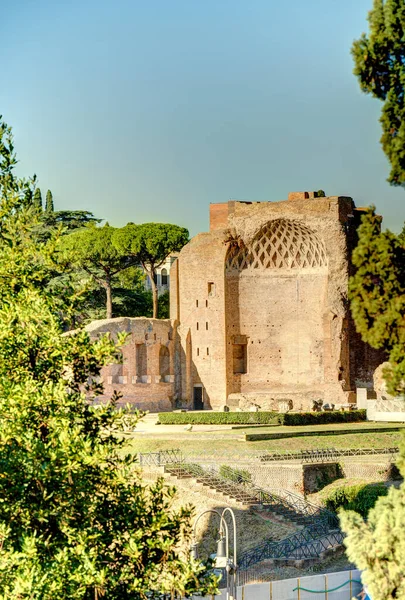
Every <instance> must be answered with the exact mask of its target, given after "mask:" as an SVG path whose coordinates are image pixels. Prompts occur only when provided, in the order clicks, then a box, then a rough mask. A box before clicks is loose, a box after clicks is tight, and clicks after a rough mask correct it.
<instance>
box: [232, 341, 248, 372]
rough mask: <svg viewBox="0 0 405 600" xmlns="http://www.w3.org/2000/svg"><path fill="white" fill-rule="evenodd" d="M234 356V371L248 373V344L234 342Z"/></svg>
mask: <svg viewBox="0 0 405 600" xmlns="http://www.w3.org/2000/svg"><path fill="white" fill-rule="evenodd" d="M232 357H233V372H234V373H235V374H237V373H246V372H247V364H246V344H233V349H232Z"/></svg>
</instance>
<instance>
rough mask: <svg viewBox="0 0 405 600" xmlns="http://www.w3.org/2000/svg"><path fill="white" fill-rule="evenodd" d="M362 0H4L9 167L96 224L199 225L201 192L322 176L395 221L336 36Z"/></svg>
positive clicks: (400, 213)
mask: <svg viewBox="0 0 405 600" xmlns="http://www.w3.org/2000/svg"><path fill="white" fill-rule="evenodd" d="M371 4H372V0H306V1H305V2H304V1H303V0H289V1H285V2H283V1H280V0H115V1H112V0H58V1H55V0H19V1H18V2H14V3H12V2H11V3H8V5H7V9H4V10H3V12H2V35H1V50H2V51H1V55H2V67H1V80H2V83H1V87H0V113H2V114H3V116H4V118H5V120H6V121H7V122H8V123H9V124H10V125H12V126H13V129H14V133H15V142H16V148H17V151H18V155H19V158H20V173H21V174H30V173H33V172H36V173H37V175H38V177H39V183H40V186H41V188H42V190H43V196H44V195H45V192H46V189H47V188H50V189H51V190H52V192H53V194H54V198H55V204H56V208H57V209H87V210H90V211H92V212H94V213H95V214H96V215H97V216H100V217H103V218H105V219H106V220H108V221H109V222H110V224H111V225H117V226H121V225H124V224H125V223H127V222H128V221H133V222H144V221H162V222H173V223H178V224H181V225H184V226H187V227H188V228H189V229H190V232H191V233H192V234H195V233H197V232H199V231H205V230H207V228H208V209H209V203H210V202H224V201H227V200H228V199H230V198H232V199H249V200H281V199H285V198H286V197H287V194H288V192H289V191H298V190H314V189H320V188H322V189H324V190H325V191H326V193H327V194H328V195H350V196H352V197H353V198H354V199H355V201H356V203H357V205H359V206H362V205H367V204H371V203H374V204H376V206H377V208H378V210H379V212H380V213H381V214H382V215H383V216H384V223H385V225H386V226H387V227H390V228H392V229H393V230H396V231H398V230H399V229H400V228H401V227H402V223H403V221H404V220H405V191H403V190H402V189H401V188H392V187H390V186H389V185H388V183H387V182H386V178H387V176H388V172H389V170H388V163H387V161H386V159H385V156H384V154H383V152H382V150H381V147H380V144H379V138H380V124H379V122H378V118H379V113H380V108H381V105H380V103H379V102H378V101H376V100H372V99H371V98H369V97H368V96H365V95H364V94H361V92H360V91H359V88H358V84H357V81H356V79H355V77H354V76H353V75H352V60H351V56H350V47H351V44H352V41H353V39H354V38H356V37H358V36H359V35H360V34H361V32H362V31H365V30H366V29H367V22H366V16H367V11H368V10H369V9H370V8H371Z"/></svg>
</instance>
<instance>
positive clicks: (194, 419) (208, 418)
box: [159, 411, 278, 425]
mask: <svg viewBox="0 0 405 600" xmlns="http://www.w3.org/2000/svg"><path fill="white" fill-rule="evenodd" d="M277 417H278V413H276V412H254V413H253V412H228V413H226V412H208V411H207V412H184V413H172V412H167V413H159V422H160V423H162V424H163V425H188V424H194V425H259V424H260V425H266V424H269V425H271V424H273V425H277V424H278V421H277Z"/></svg>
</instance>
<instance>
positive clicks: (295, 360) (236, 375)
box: [225, 218, 328, 393]
mask: <svg viewBox="0 0 405 600" xmlns="http://www.w3.org/2000/svg"><path fill="white" fill-rule="evenodd" d="M327 278H328V259H327V253H326V249H325V245H324V242H323V240H322V239H321V237H320V236H319V235H318V234H317V233H316V232H315V231H314V230H312V229H311V228H309V227H308V226H307V225H305V224H303V223H301V222H299V221H298V220H289V219H285V218H282V219H276V220H273V221H269V222H268V223H266V224H265V225H263V226H262V227H261V228H260V229H259V230H258V231H257V233H256V234H255V235H254V236H253V238H252V239H251V241H250V242H249V243H248V244H246V245H245V244H243V243H242V242H241V241H240V242H239V243H238V244H236V243H235V244H233V245H231V246H230V248H229V250H228V252H227V255H226V258H225V279H226V281H225V286H226V299H225V302H226V317H227V318H226V323H227V348H228V358H227V377H228V382H229V393H233V392H266V393H267V392H268V391H283V390H290V389H297V386H303V387H309V388H311V387H312V386H314V385H318V384H321V383H323V381H324V354H325V350H324V348H325V327H324V312H325V302H326V296H327V280H328V279H327ZM242 338H243V339H244V340H246V341H245V342H244V344H245V345H244V347H243V351H244V352H245V354H244V355H243V361H244V363H243V368H241V367H240V365H239V363H238V364H237V365H236V368H235V360H234V357H235V356H236V355H237V356H239V354H240V353H241V348H239V347H238V345H239V346H240V345H241V341H240V340H241V339H242ZM238 352H239V354H237V353H238ZM238 365H239V366H238Z"/></svg>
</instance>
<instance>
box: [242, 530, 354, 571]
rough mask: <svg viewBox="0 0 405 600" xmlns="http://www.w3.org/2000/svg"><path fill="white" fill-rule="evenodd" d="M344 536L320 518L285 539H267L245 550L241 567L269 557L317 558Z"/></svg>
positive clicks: (245, 567) (247, 566) (336, 544)
mask: <svg viewBox="0 0 405 600" xmlns="http://www.w3.org/2000/svg"><path fill="white" fill-rule="evenodd" d="M343 537H344V536H343V533H342V532H341V531H340V530H339V529H336V530H333V531H331V530H330V529H329V527H328V525H327V524H326V523H324V522H322V520H320V521H319V523H316V524H315V523H314V524H312V525H308V526H307V527H305V528H304V529H302V530H301V531H298V532H296V533H294V534H292V535H290V536H288V537H286V538H284V539H283V540H280V541H277V542H273V541H271V540H270V541H266V542H263V543H262V544H260V545H259V546H257V547H256V548H253V549H252V550H248V551H247V552H244V553H243V554H242V556H240V558H239V568H240V569H241V570H245V569H248V568H250V567H251V566H252V565H254V564H257V563H260V562H262V561H264V560H268V559H273V560H274V559H292V560H299V559H304V558H317V557H319V555H320V554H321V553H322V552H325V551H326V550H329V549H330V548H335V547H336V546H338V545H340V544H341V543H342V542H343Z"/></svg>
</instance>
